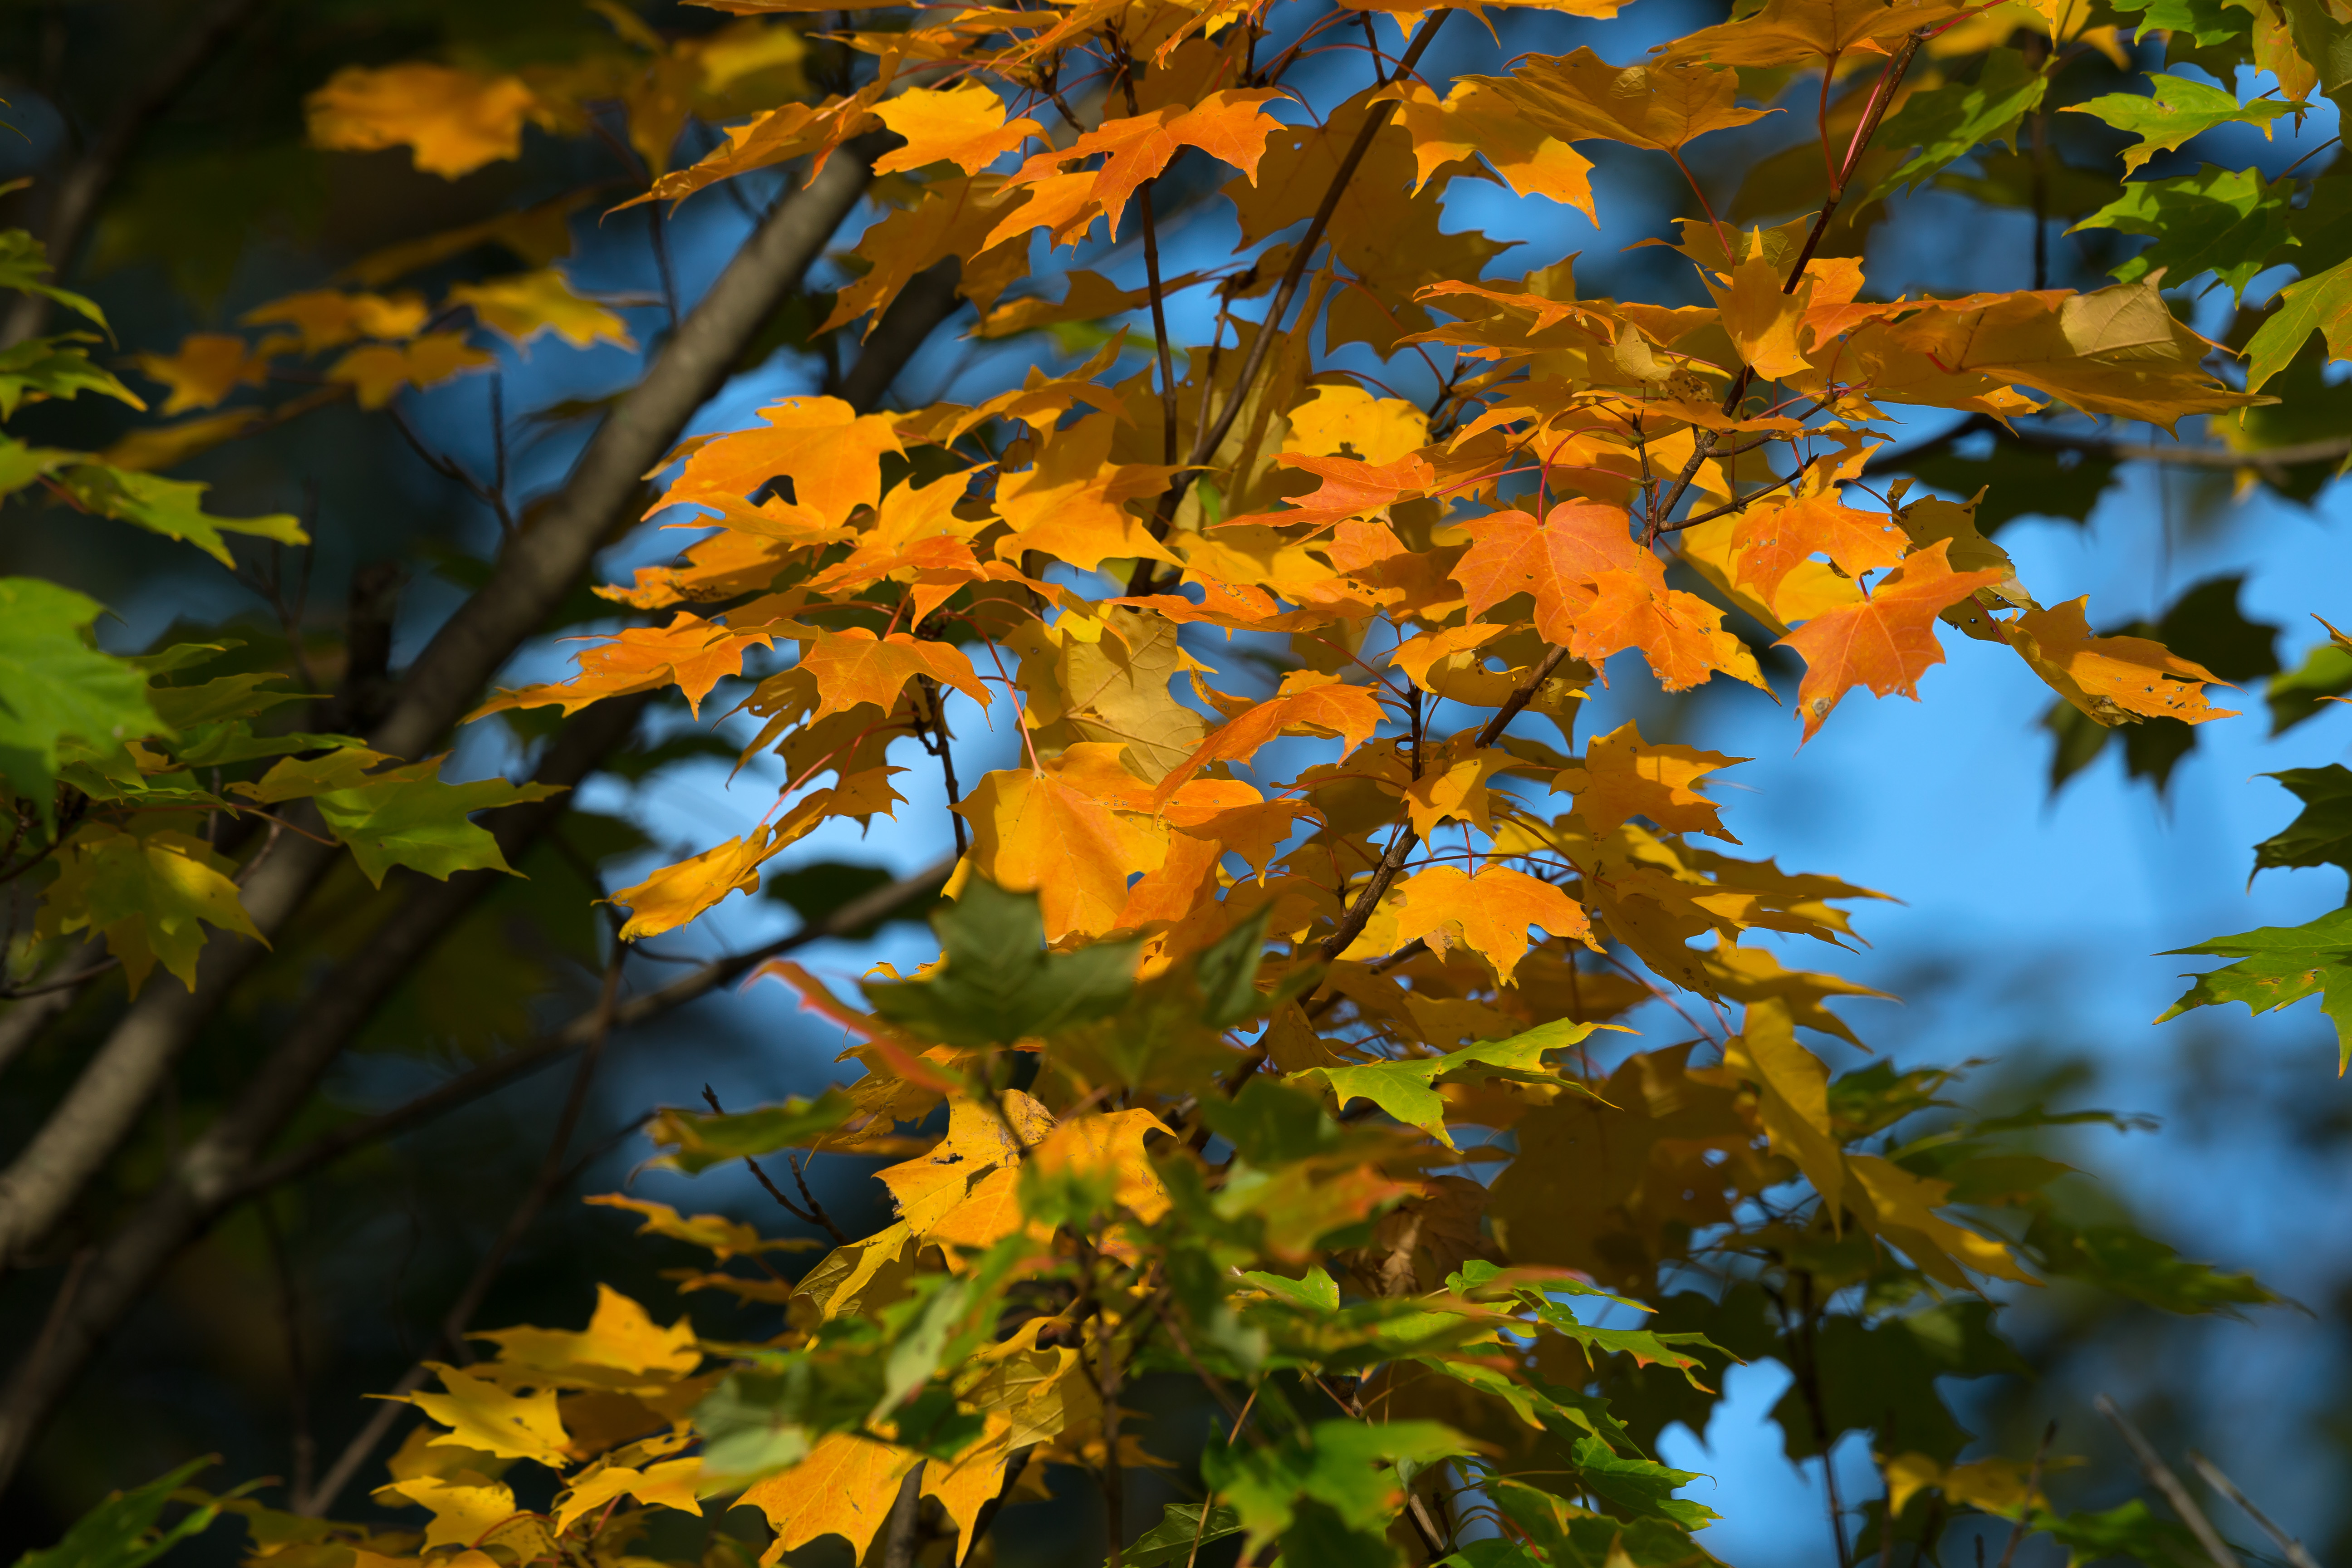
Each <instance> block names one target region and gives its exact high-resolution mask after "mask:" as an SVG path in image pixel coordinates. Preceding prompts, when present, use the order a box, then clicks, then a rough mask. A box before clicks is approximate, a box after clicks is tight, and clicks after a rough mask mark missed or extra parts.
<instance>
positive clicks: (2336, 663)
mask: <svg viewBox="0 0 2352 1568" xmlns="http://www.w3.org/2000/svg"><path fill="white" fill-rule="evenodd" d="M2347 691H2352V647H2345V646H2343V645H2342V644H2340V643H2336V642H2324V643H2321V644H2320V645H2319V646H2318V647H2315V648H2313V649H2312V650H2311V652H2310V653H2309V654H2307V655H2305V658H2304V661H2303V662H2302V663H2301V664H2299V665H2297V666H2296V667H2295V668H2293V669H2290V670H2288V671H2287V672H2286V673H2284V675H2274V676H2273V677H2271V683H2270V688H2269V690H2268V692H2267V693H2266V695H2267V697H2268V700H2269V702H2270V708H2271V734H2272V736H2273V738H2275V737H2277V736H2279V735H2283V734H2284V733H2285V732H2286V731H2289V730H2292V729H2294V727H2295V726H2296V725H2297V724H2300V723H2302V722H2303V721H2305V719H2308V718H2310V717H2311V716H2312V715H2314V714H2315V713H2317V712H2318V711H2319V710H2320V707H2321V705H2322V704H2323V703H2325V702H2326V700H2327V699H2329V698H2331V697H2341V696H2343V695H2344V694H2345V693H2346V692H2347Z"/></svg>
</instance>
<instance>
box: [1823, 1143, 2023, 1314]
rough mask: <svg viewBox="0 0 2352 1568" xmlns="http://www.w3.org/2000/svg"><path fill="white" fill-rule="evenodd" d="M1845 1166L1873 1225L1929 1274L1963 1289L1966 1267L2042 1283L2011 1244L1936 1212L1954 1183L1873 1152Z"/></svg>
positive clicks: (1997, 1276)
mask: <svg viewBox="0 0 2352 1568" xmlns="http://www.w3.org/2000/svg"><path fill="white" fill-rule="evenodd" d="M1846 1169H1847V1171H1848V1172H1849V1173H1851V1174H1852V1175H1853V1181H1854V1184H1855V1185H1856V1186H1857V1187H1859V1188H1860V1189H1861V1193H1862V1196H1863V1198H1864V1203H1863V1205H1861V1206H1862V1207H1863V1208H1864V1209H1866V1210H1867V1211H1868V1212H1867V1214H1866V1215H1864V1216H1863V1217H1864V1219H1865V1221H1866V1223H1867V1224H1868V1226H1869V1227H1870V1228H1871V1229H1872V1230H1874V1231H1875V1232H1876V1233H1877V1234H1878V1235H1880V1236H1881V1237H1885V1239H1886V1240H1887V1241H1889V1242H1891V1243H1893V1244H1894V1245H1895V1246H1896V1247H1901V1248H1902V1249H1903V1251H1904V1253H1905V1254H1906V1256H1907V1257H1908V1258H1910V1259H1911V1261H1912V1262H1913V1263H1914V1264H1916V1266H1917V1267H1918V1268H1919V1270H1920V1271H1921V1272H1922V1273H1924V1274H1926V1275H1927V1277H1928V1278H1930V1279H1935V1280H1937V1281H1938V1282H1940V1283H1942V1284H1945V1285H1948V1286H1950V1287H1951V1288H1952V1289H1956V1290H1958V1289H1967V1288H1968V1284H1969V1280H1968V1276H1967V1275H1966V1274H1964V1273H1963V1272H1961V1270H1962V1268H1963V1267H1965V1268H1972V1269H1974V1270H1975V1271H1976V1272H1978V1273H1979V1274H1989V1275H1991V1276H1992V1277H1994V1278H1995V1279H2014V1280H2017V1281H2019V1282H2021V1283H2022V1284H2027V1285H2037V1284H2040V1283H2041V1281H2040V1280H2038V1279H2034V1278H2033V1276H2032V1275H2031V1274H2028V1273H2027V1272H2026V1271H2025V1270H2024V1269H2022V1268H2019V1267H2018V1265H2017V1262H2016V1260H2015V1259H2014V1258H2011V1256H2010V1251H2009V1248H2008V1247H2004V1246H2003V1245H2001V1244H2000V1242H1998V1241H1994V1240H1992V1239H1991V1238H1990V1237H1985V1236H1981V1235H1979V1234H1978V1233H1977V1232H1975V1231H1973V1230H1969V1229H1968V1228H1967V1227H1966V1226H1957V1225H1954V1224H1953V1223H1952V1222H1951V1221H1949V1220H1948V1219H1946V1218H1944V1217H1943V1216H1942V1215H1938V1214H1937V1213H1935V1212H1934V1211H1935V1209H1936V1206H1937V1205H1939V1204H1941V1203H1942V1202H1943V1201H1944V1199H1945V1197H1946V1195H1947V1194H1949V1193H1950V1192H1951V1190H1952V1184H1951V1183H1949V1182H1946V1181H1938V1180H1937V1179H1936V1178H1935V1177H1933V1176H1915V1175H1913V1174H1912V1173H1910V1172H1908V1171H1906V1170H1905V1169H1904V1168H1903V1167H1902V1166H1900V1165H1897V1164H1895V1163H1893V1162H1891V1161H1888V1160H1884V1159H1881V1158H1880V1157H1879V1156H1877V1155H1875V1154H1849V1155H1847V1156H1846Z"/></svg>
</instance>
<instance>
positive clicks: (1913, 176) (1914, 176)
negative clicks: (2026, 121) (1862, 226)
mask: <svg viewBox="0 0 2352 1568" xmlns="http://www.w3.org/2000/svg"><path fill="white" fill-rule="evenodd" d="M2049 85H2050V84H2049V82H2048V81H2047V80H2045V79H2043V78H2042V74H2041V73H2040V72H2039V71H2036V70H2035V69H2034V68H2032V67H2031V66H2029V65H2027V64H2026V63H2025V57H2024V56H2023V55H2021V54H2020V53H2019V52H2018V51H2017V50H2015V49H2000V48H1996V49H1989V50H1987V51H1986V53H1985V62H1984V67H1983V68H1982V69H1981V70H1979V71H1978V72H1977V79H1976V80H1974V81H1972V82H1952V83H1949V84H1948V85H1946V86H1943V87H1937V88H1930V89H1927V91H1925V92H1916V93H1914V94H1912V95H1911V97H1910V98H1909V99H1907V100H1905V102H1904V105H1903V107H1902V108H1900V109H1898V110H1895V112H1894V113H1893V114H1890V115H1888V116H1887V117H1886V122H1885V124H1884V125H1882V126H1881V127H1880V128H1879V133H1878V137H1877V142H1878V144H1879V145H1880V146H1882V147H1913V148H1916V149H1917V151H1916V152H1915V153H1913V154H1912V155H1911V157H1910V158H1909V159H1908V160H1906V162H1905V163H1902V164H1901V165H1900V166H1899V167H1897V168H1896V169H1895V172H1894V173H1893V174H1889V175H1887V176H1886V177H1885V179H1883V180H1881V181H1880V182H1879V183H1878V185H1877V187H1876V188H1875V189H1874V190H1873V191H1872V192H1871V193H1870V195H1867V196H1865V197H1864V198H1863V199H1864V202H1874V201H1877V200H1879V199H1881V198H1882V197H1885V196H1887V195H1892V194H1893V193H1894V192H1895V189H1896V188H1897V187H1900V188H1902V189H1905V190H1909V189H1910V188H1912V187H1913V186H1916V185H1917V184H1921V183H1922V182H1924V181H1926V180H1927V179H1928V178H1929V177H1930V176H1932V175H1934V174H1936V173H1937V171H1938V170H1940V169H1942V168H1943V167H1944V165H1945V164H1947V163H1950V162H1951V161H1952V160H1953V159H1955V158H1958V157H1962V156H1964V155H1966V154H1967V153H1969V151H1970V150H1971V149H1972V148H1974V147H1976V146H1978V145H1979V144H1980V143H1982V142H2014V141H2015V138H2016V134H2017V125H2018V121H2020V120H2021V119H2023V118H2024V116H2025V113H2026V111H2027V110H2031V109H2032V108H2034V107H2035V106H2037V105H2038V104H2040V103H2041V101H2042V93H2043V92H2044V91H2045V90H2047V89H2048V88H2049Z"/></svg>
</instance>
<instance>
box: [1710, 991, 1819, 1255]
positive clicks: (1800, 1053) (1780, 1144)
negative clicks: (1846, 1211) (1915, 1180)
mask: <svg viewBox="0 0 2352 1568" xmlns="http://www.w3.org/2000/svg"><path fill="white" fill-rule="evenodd" d="M1723 1063H1724V1066H1726V1067H1727V1068H1730V1069H1731V1070H1732V1071H1734V1072H1736V1073H1738V1074H1739V1075H1740V1076H1741V1077H1743V1078H1746V1079H1749V1080H1750V1081H1751V1082H1753V1083H1754V1084H1755V1085H1756V1087H1757V1089H1758V1101H1759V1110H1761V1111H1762V1113H1763V1118H1764V1130H1765V1131H1766V1132H1767V1133H1768V1134H1769V1136H1770V1138H1771V1142H1772V1152H1774V1153H1776V1154H1780V1155H1782V1156H1783V1157H1785V1158H1786V1159H1788V1160H1789V1161H1790V1163H1793V1164H1794V1165H1795V1166H1796V1167H1797V1169H1798V1170H1800V1171H1801V1172H1802V1173H1804V1175H1805V1179H1806V1180H1807V1181H1810V1182H1811V1183H1812V1184H1813V1190H1814V1191H1815V1192H1817V1193H1819V1194H1821V1195H1822V1213H1824V1214H1826V1215H1828V1216H1829V1219H1830V1226H1831V1228H1832V1229H1833V1230H1835V1229H1840V1228H1843V1206H1842V1201H1843V1198H1844V1196H1845V1181H1846V1165H1845V1155H1844V1153H1843V1152H1842V1151H1841V1150H1840V1149H1839V1148H1838V1142H1837V1139H1836V1137H1835V1136H1834V1135H1833V1134H1832V1131H1831V1127H1830V1094H1829V1086H1830V1072H1829V1068H1827V1067H1826V1066H1824V1065H1823V1064H1822V1059H1821V1058H1819V1057H1816V1056H1815V1055H1813V1053H1812V1052H1811V1051H1809V1050H1807V1049H1805V1047H1803V1046H1801V1045H1800V1044H1798V1043H1797V1034H1796V1029H1795V1027H1794V1026H1793V1021H1792V1019H1791V1017H1790V1012H1789V1009H1788V1006H1787V1005H1786V1004H1785V1003H1782V1002H1781V1001H1780V1000H1779V999H1778V998H1774V997H1759V998H1758V999H1757V1000H1755V1001H1753V1002H1750V1003H1748V1014H1747V1016H1746V1017H1745V1018H1744V1019H1743V1020H1741V1023H1740V1026H1739V1033H1738V1034H1737V1035H1734V1036H1732V1037H1730V1038H1729V1039H1728V1040H1727V1041H1725V1042H1724V1047H1723Z"/></svg>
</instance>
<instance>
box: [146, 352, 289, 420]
mask: <svg viewBox="0 0 2352 1568" xmlns="http://www.w3.org/2000/svg"><path fill="white" fill-rule="evenodd" d="M293 346H294V340H293V339H291V338H285V337H272V338H268V339H265V340H263V342H261V343H260V344H259V345H258V346H253V345H248V344H247V342H246V341H245V340H244V339H243V338H241V337H239V336H237V335H236V333H235V332H191V333H189V334H188V335H187V336H186V337H184V338H183V339H181V340H180V352H179V353H175V354H137V355H134V356H133V357H132V360H131V363H134V364H136V365H137V366H138V367H139V372H140V374H142V375H144V376H146V377H147V378H148V379H149V380H150V381H160V382H162V383H163V384H164V385H166V386H168V387H170V388H171V389H172V394H171V395H170V396H169V397H167V398H165V399H164V401H163V413H164V414H165V415H166V416H170V415H173V414H182V413H185V412H186V411H187V410H189V409H191V408H213V407H216V406H218V405H219V404H220V402H221V401H222V399H224V398H226V397H228V396H229V395H232V394H233V393H235V392H236V389H237V388H238V387H240V386H262V385H266V384H268V380H269V362H270V360H271V359H272V358H273V357H275V356H276V355H277V354H281V353H285V352H286V351H287V350H289V349H290V348H292V347H293Z"/></svg>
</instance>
